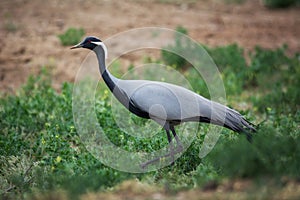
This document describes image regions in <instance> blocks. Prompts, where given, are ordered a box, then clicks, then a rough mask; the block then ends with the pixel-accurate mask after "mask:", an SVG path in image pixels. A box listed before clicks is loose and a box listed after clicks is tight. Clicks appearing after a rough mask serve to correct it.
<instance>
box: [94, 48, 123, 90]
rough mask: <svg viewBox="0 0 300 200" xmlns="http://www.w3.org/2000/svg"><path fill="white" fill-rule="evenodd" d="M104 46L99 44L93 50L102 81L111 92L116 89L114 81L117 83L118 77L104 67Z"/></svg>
mask: <svg viewBox="0 0 300 200" xmlns="http://www.w3.org/2000/svg"><path fill="white" fill-rule="evenodd" d="M104 48H105V47H103V46H101V45H100V46H97V47H96V48H94V49H93V51H94V52H95V53H96V55H97V60H98V64H99V71H100V74H101V76H102V78H103V80H104V82H105V83H106V85H107V86H108V88H109V89H110V90H111V91H112V92H113V91H114V89H116V87H117V84H116V83H117V81H118V79H117V78H116V77H114V76H113V75H112V74H111V73H110V72H109V71H108V70H107V68H106V65H105V57H106V55H105V54H106V52H105V51H106V49H105V50H104Z"/></svg>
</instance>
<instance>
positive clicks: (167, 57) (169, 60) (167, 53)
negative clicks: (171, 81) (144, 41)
mask: <svg viewBox="0 0 300 200" xmlns="http://www.w3.org/2000/svg"><path fill="white" fill-rule="evenodd" d="M176 31H177V33H175V35H174V37H175V44H174V45H169V46H166V47H164V49H163V50H162V51H161V57H162V60H163V61H164V62H165V64H167V65H169V66H172V67H174V68H177V69H183V68H185V67H187V66H188V65H189V63H188V62H187V61H186V60H185V58H183V57H181V56H180V55H177V54H175V53H173V52H177V53H180V52H184V51H187V49H188V50H189V51H190V50H191V49H190V48H191V47H190V46H189V45H188V44H186V42H185V40H184V37H183V35H182V34H185V35H187V34H188V31H187V29H185V28H184V27H182V26H178V27H177V28H176Z"/></svg>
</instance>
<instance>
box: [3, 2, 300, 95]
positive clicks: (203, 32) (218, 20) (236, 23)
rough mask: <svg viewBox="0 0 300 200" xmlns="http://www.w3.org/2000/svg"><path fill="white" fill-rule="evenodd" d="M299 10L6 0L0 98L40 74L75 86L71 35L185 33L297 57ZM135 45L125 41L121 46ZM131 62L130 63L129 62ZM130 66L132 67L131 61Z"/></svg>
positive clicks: (76, 55)
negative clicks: (72, 31)
mask: <svg viewBox="0 0 300 200" xmlns="http://www.w3.org/2000/svg"><path fill="white" fill-rule="evenodd" d="M299 13H300V8H299V7H296V8H295V7H294V8H288V9H284V10H280V9H275V10H270V9H267V8H265V7H264V6H262V5H261V4H260V2H259V0H247V1H245V2H244V3H242V4H237V3H231V4H228V3H224V1H221V0H198V1H162V0H140V1H138V0H131V1H113V0H103V1H100V0H99V1H97V0H90V1H82V0H65V1H58V0H53V1H48V2H46V1H42V0H2V1H1V2H0V46H1V48H0V91H1V92H14V91H15V90H16V89H17V88H19V87H20V85H22V84H23V83H25V82H26V80H27V77H28V75H29V74H36V73H38V72H39V71H40V69H41V66H48V67H50V68H52V69H53V70H52V72H53V74H54V86H56V87H57V88H59V86H60V84H61V83H62V82H64V81H73V80H74V77H75V74H76V71H77V69H78V67H79V65H80V63H81V62H82V60H83V59H84V57H85V56H86V54H87V52H86V51H71V50H69V48H68V47H64V46H62V45H61V44H60V42H59V39H58V37H57V35H58V34H61V33H63V32H64V31H65V30H66V29H67V28H69V27H77V28H79V27H82V28H83V29H84V30H85V32H86V35H96V36H99V37H100V38H101V39H103V40H105V39H106V38H108V37H110V36H112V35H114V34H117V33H120V32H122V31H126V30H129V29H132V28H140V27H149V26H158V27H165V28H171V29H175V28H176V27H177V26H178V25H181V26H183V27H185V28H186V29H187V30H188V31H189V35H190V36H191V37H192V38H193V39H195V40H197V41H199V42H200V43H203V44H206V45H209V46H217V45H226V44H231V43H237V44H239V45H240V46H242V47H244V48H245V49H246V50H251V49H253V47H254V46H255V45H260V46H262V47H265V48H277V47H280V46H282V45H283V44H288V46H289V51H290V53H294V52H299V51H300V40H299V36H300V15H299ZM128 42H130V41H122V43H123V44H122V45H124V46H126V44H127V43H128ZM128 59H129V62H132V59H133V58H130V57H129V58H128ZM130 59H131V60H130Z"/></svg>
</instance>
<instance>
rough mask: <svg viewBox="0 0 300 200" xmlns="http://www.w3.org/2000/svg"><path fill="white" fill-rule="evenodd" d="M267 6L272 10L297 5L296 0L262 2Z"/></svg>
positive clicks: (267, 0)
mask: <svg viewBox="0 0 300 200" xmlns="http://www.w3.org/2000/svg"><path fill="white" fill-rule="evenodd" d="M262 2H263V4H264V5H265V6H268V7H271V8H285V7H288V6H291V5H293V4H295V3H296V0H262Z"/></svg>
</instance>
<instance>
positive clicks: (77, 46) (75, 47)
mask: <svg viewBox="0 0 300 200" xmlns="http://www.w3.org/2000/svg"><path fill="white" fill-rule="evenodd" d="M82 46H83V44H81V43H79V44H76V45H74V46H72V47H71V49H77V48H81V47H82Z"/></svg>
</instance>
